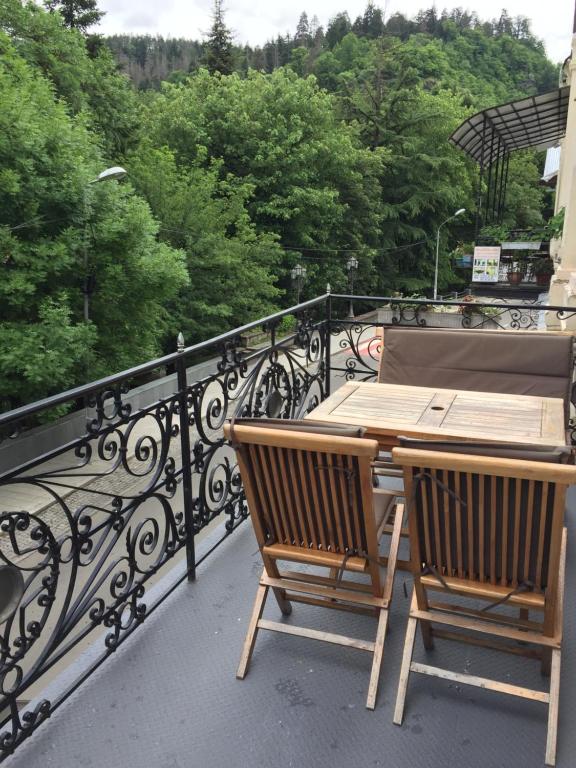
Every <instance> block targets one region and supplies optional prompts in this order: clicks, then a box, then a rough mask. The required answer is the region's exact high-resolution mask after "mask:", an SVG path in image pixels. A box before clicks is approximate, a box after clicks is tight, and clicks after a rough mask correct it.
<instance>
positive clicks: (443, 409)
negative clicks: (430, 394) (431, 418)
mask: <svg viewBox="0 0 576 768" xmlns="http://www.w3.org/2000/svg"><path fill="white" fill-rule="evenodd" d="M432 410H433V411H445V410H446V408H444V406H443V405H433V406H432Z"/></svg>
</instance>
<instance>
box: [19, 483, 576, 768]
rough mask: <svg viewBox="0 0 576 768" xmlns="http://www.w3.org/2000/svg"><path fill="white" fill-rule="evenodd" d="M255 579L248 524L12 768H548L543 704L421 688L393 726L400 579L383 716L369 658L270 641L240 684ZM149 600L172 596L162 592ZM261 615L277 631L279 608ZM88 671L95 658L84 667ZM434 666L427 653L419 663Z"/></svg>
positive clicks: (574, 695) (458, 657)
mask: <svg viewBox="0 0 576 768" xmlns="http://www.w3.org/2000/svg"><path fill="white" fill-rule="evenodd" d="M570 507H571V509H570V510H569V512H568V514H567V524H568V529H569V543H568V567H567V574H566V576H567V578H566V584H567V593H566V605H565V618H564V628H565V641H564V651H563V657H562V684H561V694H560V722H559V736H558V756H557V766H558V768H568V766H573V765H574V755H575V754H576V731H575V730H574V728H573V724H572V720H573V716H574V712H575V710H576V595H575V593H574V590H573V589H572V585H573V584H574V583H575V582H576V557H574V556H573V555H574V552H575V551H576V520H575V514H576V493H574V492H573V493H572V494H571V497H570ZM217 535H218V532H217V531H214V532H212V533H210V534H209V535H208V536H207V537H206V539H205V540H204V541H203V542H201V543H200V544H199V549H205V550H206V549H208V548H209V547H210V545H211V538H212V537H214V536H217ZM199 554H201V552H200V553H199ZM183 569H184V565H183V564H182V563H181V564H179V565H178V566H175V567H174V568H173V569H172V571H170V572H169V573H168V574H166V575H165V576H164V577H163V578H164V580H165V581H170V580H171V579H174V578H175V572H176V571H177V575H178V576H181V575H182V573H183ZM260 570H261V560H260V555H259V554H258V552H257V547H256V542H255V538H254V536H253V533H252V530H251V528H250V523H249V522H246V523H243V524H242V525H241V526H240V527H239V528H238V530H237V531H235V532H234V534H233V535H231V536H230V537H229V538H228V539H227V540H226V541H225V542H224V543H223V544H222V545H221V546H220V547H219V548H218V549H217V550H216V551H215V552H214V553H213V554H212V555H211V556H210V557H209V558H208V559H207V560H206V561H204V563H203V564H202V565H201V566H200V567H199V568H198V572H197V581H196V582H194V583H186V582H185V583H183V584H181V585H180V586H179V587H177V588H176V590H175V591H174V592H173V593H172V594H171V596H170V597H169V598H168V599H167V600H166V601H165V602H164V603H163V604H162V605H161V606H160V607H159V608H158V609H157V610H156V611H155V612H154V614H153V615H151V616H150V617H149V618H148V619H147V620H146V630H145V631H140V632H136V633H134V635H132V636H131V637H130V638H129V639H127V641H126V642H125V643H124V644H123V645H122V646H121V647H120V648H119V649H118V651H117V652H116V653H115V654H113V656H112V657H110V658H109V659H108V661H107V662H106V664H104V665H103V666H102V667H100V669H99V670H98V671H97V672H96V673H95V674H94V675H93V676H92V677H91V678H90V679H89V680H88V681H87V682H86V683H85V684H84V685H83V686H81V687H80V688H79V689H78V690H76V692H75V693H73V694H72V696H71V697H70V698H69V699H68V701H67V702H65V703H64V704H63V705H62V706H61V707H60V708H59V709H58V710H57V711H56V712H55V713H54V714H53V715H52V717H51V718H50V722H48V723H46V724H45V725H44V726H42V727H41V728H39V729H38V730H37V731H36V732H35V733H34V734H33V735H32V736H31V737H30V738H29V739H27V740H26V741H25V742H24V743H23V744H22V745H21V747H20V748H19V749H18V751H17V752H16V753H15V754H14V755H13V756H12V757H9V758H8V759H7V760H6V763H5V764H6V766H7V768H80V767H82V768H90V767H91V766H93V767H94V768H96V767H98V768H100V767H101V766H111V767H116V766H122V768H184V767H185V766H203V768H224V766H265V767H268V766H270V768H272V766H274V768H284V767H286V768H288V766H316V767H317V768H321V767H322V766H326V767H328V766H330V768H351V767H356V766H366V767H368V766H395V768H404V767H406V768H414V767H415V766H444V767H445V768H461V767H462V766H467V768H496V767H497V766H502V767H504V766H505V767H506V768H511V767H513V766H522V768H532V767H534V768H537V767H538V768H539V767H540V766H542V765H543V764H544V749H545V741H546V718H547V710H546V707H544V706H543V705H541V704H539V703H533V702H528V701H526V700H522V699H514V698H512V697H510V696H503V695H501V694H496V693H493V692H489V691H482V690H479V689H475V688H468V687H464V688H462V687H460V686H458V685H455V684H451V683H448V682H444V681H440V680H436V679H429V678H425V677H423V676H419V675H413V676H412V678H411V682H410V686H409V689H408V698H407V707H406V714H405V720H404V724H403V726H402V727H398V726H395V725H393V723H392V713H393V707H394V701H395V695H396V687H397V683H398V674H399V668H400V659H401V652H402V645H403V638H404V631H405V626H406V616H407V611H408V602H409V601H408V599H407V597H406V594H405V591H404V583H406V587H407V592H408V594H409V590H410V583H409V582H410V579H409V577H408V576H407V575H406V574H404V573H402V572H399V573H398V575H397V580H396V586H395V592H394V603H393V608H392V612H391V620H390V632H389V635H388V637H387V640H386V644H385V651H384V663H383V669H382V675H381V678H380V690H379V696H378V702H377V706H376V709H375V711H373V712H371V711H368V710H366V709H365V706H364V705H365V698H366V691H367V686H368V678H369V670H370V656H369V655H368V654H362V653H360V652H359V651H355V650H352V649H346V648H342V647H339V646H332V645H329V644H327V643H318V642H316V641H314V640H308V639H304V638H297V637H289V636H285V635H279V634H277V633H265V632H261V633H260V635H259V637H258V640H257V643H256V649H255V652H254V656H253V660H252V665H251V667H250V670H249V673H248V675H247V677H246V679H245V680H243V681H238V680H236V679H235V670H236V665H237V663H238V659H239V655H240V650H241V646H242V642H243V639H244V634H245V631H246V625H247V621H248V618H249V615H250V612H251V607H252V602H253V599H254V596H255V592H256V586H257V580H258V576H259V574H260ZM154 589H161V590H165V589H166V584H158V585H156V587H153V588H152V590H151V591H153V590H154ZM266 614H267V615H268V617H269V618H273V619H274V620H280V618H279V617H280V613H279V611H278V609H277V606H276V603H275V601H274V600H270V601H269V603H268V607H267V609H266ZM293 616H294V617H297V621H298V622H299V623H307V624H308V625H309V626H311V627H315V628H321V629H325V630H327V631H332V632H344V633H346V634H353V633H357V636H358V637H365V638H366V639H372V638H373V632H374V631H375V620H374V619H370V618H367V617H363V616H353V615H352V614H348V613H340V612H338V611H325V610H324V611H322V610H318V609H314V608H311V607H309V606H304V605H296V606H295V609H294V614H293ZM286 621H291V619H290V618H288V619H286ZM89 656H90V649H88V650H87V651H85V654H84V657H81V658H80V659H79V660H78V661H77V662H76V666H78V665H81V664H82V663H84V662H86V661H89V659H88V657H89ZM424 657H425V651H424V649H423V647H422V645H421V643H420V641H418V643H417V650H416V652H415V660H423V659H424ZM430 657H431V663H434V659H435V660H437V661H438V662H443V663H444V664H445V665H446V666H449V667H450V668H451V669H454V670H456V671H459V672H469V673H471V674H478V675H487V676H491V677H494V678H497V679H500V680H502V681H505V682H509V683H512V682H518V684H521V685H533V686H534V687H540V686H541V678H540V671H539V664H538V662H536V661H528V660H526V659H519V658H517V657H515V656H511V655H509V654H501V653H497V652H495V651H486V650H484V649H481V648H477V647H470V646H465V645H461V644H460V643H451V642H449V641H442V640H439V641H437V644H436V649H435V650H434V651H433V652H431V654H430ZM430 657H429V658H430ZM77 671H78V670H76V672H77ZM58 684H59V682H58V680H56V681H54V682H53V683H52V686H58ZM542 687H543V686H542Z"/></svg>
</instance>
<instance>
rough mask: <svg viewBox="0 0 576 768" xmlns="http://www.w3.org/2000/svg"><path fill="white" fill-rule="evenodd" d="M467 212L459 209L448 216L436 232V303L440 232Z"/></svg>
mask: <svg viewBox="0 0 576 768" xmlns="http://www.w3.org/2000/svg"><path fill="white" fill-rule="evenodd" d="M465 211H466V208H458V210H457V211H456V213H453V214H452V216H448V218H447V219H445V221H443V222H442V224H440V226H439V227H438V231H437V232H436V266H435V267H434V301H436V297H437V296H438V255H439V253H440V230H441V229H442V227H443V226H444V224H447V223H448V222H449V221H452V219H455V218H456V216H460V215H461V214H462V213H464V212H465Z"/></svg>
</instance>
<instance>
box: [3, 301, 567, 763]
mask: <svg viewBox="0 0 576 768" xmlns="http://www.w3.org/2000/svg"><path fill="white" fill-rule="evenodd" d="M352 304H353V306H354V310H355V315H356V316H355V317H350V316H349V312H350V308H351V306H352ZM545 312H549V313H551V315H552V316H553V317H554V318H555V319H559V320H564V319H568V318H569V317H572V316H574V315H575V314H576V309H571V308H566V307H542V306H541V305H538V304H534V303H532V304H527V303H522V304H502V303H498V304H496V303H487V302H482V303H474V304H471V303H468V302H463V301H460V302H459V301H448V302H433V301H429V300H425V299H424V300H416V299H400V298H390V297H368V296H348V295H330V294H326V295H324V296H320V297H318V298H316V299H313V300H311V301H308V302H305V303H303V304H300V305H298V306H297V307H292V308H290V309H287V310H285V311H283V312H279V313H277V314H275V315H272V316H270V317H267V318H265V319H262V320H258V321H256V322H254V323H251V324H248V325H246V326H244V327H242V328H238V329H235V330H233V331H231V332H230V333H226V334H223V335H221V336H219V337H217V338H214V339H210V340H208V341H206V342H203V343H202V344H197V345H195V346H193V347H189V348H182V349H180V350H179V351H178V352H176V353H174V354H172V355H168V356H166V357H163V358H160V359H157V360H153V361H150V362H148V363H146V364H144V365H141V366H138V367H136V368H133V369H131V370H129V371H124V372H123V373H120V374H118V375H116V376H111V377H108V378H106V379H103V380H101V381H97V382H93V383H91V384H87V385H85V386H82V387H78V388H76V389H73V390H70V391H67V392H63V393H61V394H58V395H55V396H53V397H50V398H47V399H45V400H43V401H41V402H38V403H34V404H32V405H28V406H24V407H22V408H18V409H16V410H14V411H11V412H8V413H5V414H2V415H0V461H1V460H4V462H5V463H6V462H8V463H10V466H9V467H7V468H5V469H4V470H3V472H2V474H0V499H1V502H2V503H1V504H0V561H1V562H2V563H4V564H6V565H9V566H12V567H13V568H15V569H18V570H19V572H20V573H21V574H22V575H23V577H24V594H23V597H22V598H21V599H20V601H19V605H18V608H17V610H16V612H15V613H14V614H13V615H12V616H11V617H9V618H8V619H6V620H5V621H4V623H3V624H2V625H0V714H1V715H2V717H1V718H0V719H1V720H2V722H3V725H2V728H1V729H0V731H1V732H0V755H1V756H6V755H7V754H10V753H11V752H13V751H14V749H15V748H16V747H17V746H18V744H20V743H21V742H22V740H23V739H25V738H26V737H27V736H28V735H29V734H30V733H31V732H32V731H33V730H34V729H35V728H36V727H37V726H38V725H39V724H40V723H41V722H42V721H43V720H45V719H46V718H47V717H48V716H49V715H50V714H51V712H53V711H54V709H55V708H56V707H57V706H59V705H60V704H61V703H62V702H63V701H64V700H65V699H66V698H67V697H68V696H69V695H70V693H72V691H73V690H75V688H76V687H77V686H78V685H79V684H80V683H81V682H83V681H84V680H85V679H86V677H87V676H88V675H89V674H90V673H91V672H92V671H93V670H94V669H95V668H96V667H98V666H99V665H100V664H101V663H102V662H103V661H105V659H106V658H107V657H108V656H109V655H110V654H111V653H113V652H114V651H115V650H116V649H117V648H118V647H119V645H120V644H121V643H122V642H123V641H124V640H125V639H126V638H127V637H128V636H129V635H130V634H131V633H132V632H133V631H134V630H135V629H136V628H137V627H139V626H140V625H141V624H142V622H143V621H144V620H145V619H146V617H147V616H148V615H150V613H152V612H153V611H154V610H155V609H156V608H157V607H158V605H160V604H161V603H162V602H163V601H164V600H165V599H166V597H167V596H168V595H169V594H171V592H172V591H173V590H174V589H175V587H176V586H178V584H180V583H182V581H184V580H186V579H189V580H193V579H194V578H195V571H196V567H197V566H198V565H199V563H200V562H202V560H203V559H204V558H205V557H207V556H208V555H209V554H210V552H211V551H213V549H214V548H215V546H218V544H219V543H221V541H223V540H224V539H225V538H226V537H227V536H229V535H230V534H231V533H232V532H233V531H234V530H235V529H236V528H237V526H238V525H239V524H240V523H241V522H242V521H243V520H245V519H246V517H247V515H248V510H247V508H246V503H245V499H244V494H243V491H242V486H241V483H240V478H239V475H238V471H237V468H236V464H235V460H234V455H233V452H232V450H231V448H230V446H229V445H228V444H227V443H226V442H225V441H224V438H223V435H222V426H223V424H224V422H225V420H226V419H227V418H228V417H230V416H231V415H232V414H233V413H239V414H243V415H255V416H258V415H268V416H279V417H286V418H287V417H297V416H301V415H304V414H305V413H307V412H309V411H310V410H312V409H313V408H314V407H315V406H316V405H318V404H319V403H320V402H321V401H322V400H323V399H324V398H325V397H326V396H327V395H328V394H329V393H330V390H331V387H333V386H338V385H339V383H341V382H343V381H345V380H347V379H353V378H361V379H363V380H368V379H371V378H374V377H375V376H376V372H377V368H378V361H379V356H380V352H381V339H382V330H381V329H382V328H385V327H386V326H389V325H414V326H420V327H422V326H424V325H431V326H434V325H440V326H442V325H451V326H452V327H462V328H508V329H520V328H522V329H534V328H537V327H539V326H540V325H541V324H542V322H543V314H544V313H545ZM287 323H288V325H291V327H290V328H288V330H287V329H286V324H287ZM281 330H282V333H281ZM247 338H250V339H257V340H258V341H257V342H255V343H254V345H253V348H252V349H246V348H245V346H243V345H246V344H247V342H246V339H247ZM62 407H64V408H65V409H68V411H69V413H68V415H67V416H65V417H64V419H60V420H58V421H55V422H54V423H53V424H52V425H50V426H48V427H46V426H39V425H40V424H41V423H42V422H43V421H45V417H46V415H47V414H54V413H55V412H56V409H57V408H60V409H61V408H62ZM65 428H66V429H65ZM58 430H60V431H58ZM66 430H68V431H66ZM70 430H72V435H71V434H70ZM47 435H48V437H47ZM26 446H28V448H27V450H28V454H27V453H26V450H24V448H25V447H26ZM20 454H22V455H21V456H20ZM215 520H222V521H223V527H222V531H221V535H220V536H218V537H217V543H216V544H215V545H214V546H212V548H211V549H210V550H209V551H208V552H206V553H204V555H203V556H202V557H201V558H200V557H198V556H197V554H196V546H195V545H196V539H197V537H198V534H199V533H200V532H201V531H202V530H203V529H205V528H207V526H209V525H210V524H211V523H212V522H213V521H215ZM175 561H178V567H176V566H175ZM171 566H174V567H171ZM168 572H169V573H171V574H172V573H175V576H174V578H173V579H171V580H170V583H169V585H168V586H166V587H164V586H162V585H163V584H164V581H162V582H160V576H161V575H163V574H166V573H168ZM151 587H153V588H154V590H153V591H154V595H155V596H154V598H153V599H152V598H151V597H150V589H151ZM160 587H162V589H160ZM158 592H159V594H157V593H158ZM88 642H90V643H92V644H94V643H96V644H97V645H98V646H99V648H100V651H99V653H98V654H97V655H91V659H92V660H91V662H90V664H89V665H88V666H86V668H83V669H82V671H81V672H80V673H79V675H78V677H77V678H76V679H74V680H73V681H72V682H71V683H70V684H69V685H68V686H67V687H65V688H62V689H61V690H59V692H58V694H57V695H56V696H54V697H52V698H50V699H48V698H45V697H44V696H43V690H44V685H45V681H46V679H47V674H48V673H49V672H50V671H58V670H60V669H61V667H62V666H63V665H64V664H65V663H69V662H70V661H71V660H72V659H73V658H74V657H75V655H77V654H78V653H79V652H80V651H81V650H82V649H83V648H84V647H85V645H86V643H88Z"/></svg>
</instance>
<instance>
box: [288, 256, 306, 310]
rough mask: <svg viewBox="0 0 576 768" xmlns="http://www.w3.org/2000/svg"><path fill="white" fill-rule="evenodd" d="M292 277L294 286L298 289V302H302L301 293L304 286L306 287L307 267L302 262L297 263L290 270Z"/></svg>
mask: <svg viewBox="0 0 576 768" xmlns="http://www.w3.org/2000/svg"><path fill="white" fill-rule="evenodd" d="M290 277H291V278H292V282H293V283H294V288H295V289H296V304H300V294H301V293H302V288H304V283H305V282H306V267H303V266H302V265H301V264H296V266H295V267H293V268H292V271H291V272H290Z"/></svg>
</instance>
